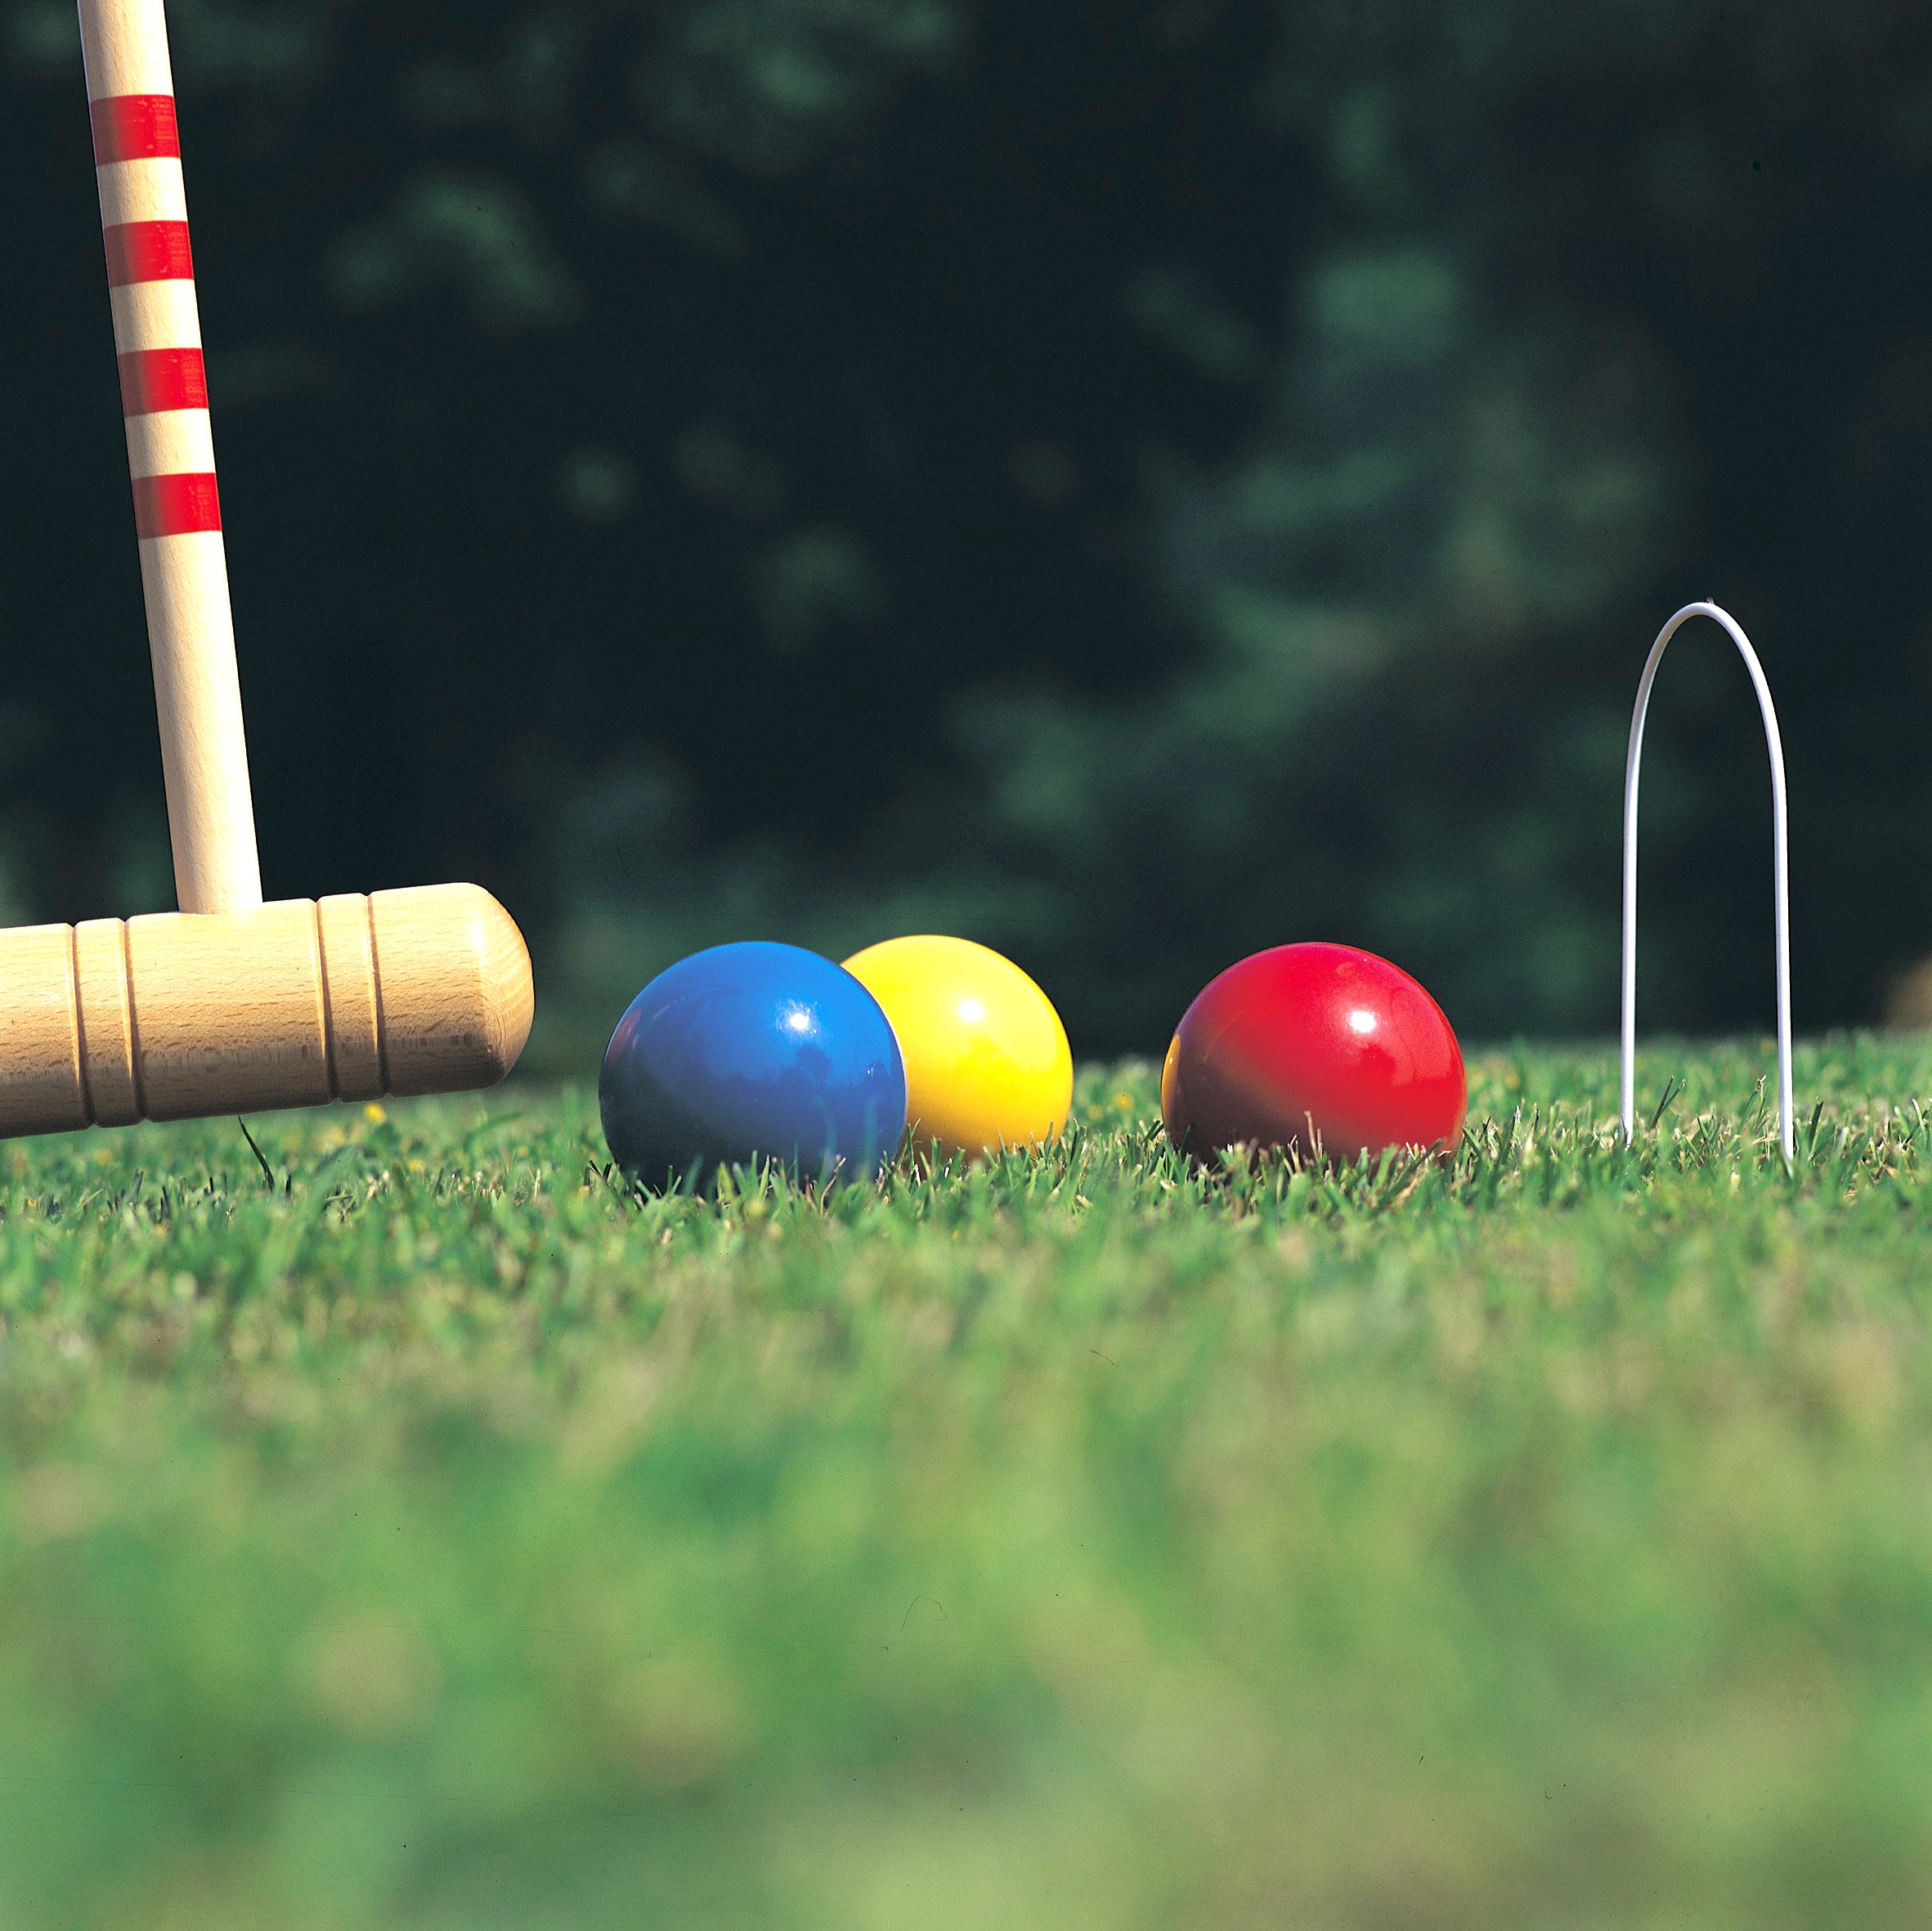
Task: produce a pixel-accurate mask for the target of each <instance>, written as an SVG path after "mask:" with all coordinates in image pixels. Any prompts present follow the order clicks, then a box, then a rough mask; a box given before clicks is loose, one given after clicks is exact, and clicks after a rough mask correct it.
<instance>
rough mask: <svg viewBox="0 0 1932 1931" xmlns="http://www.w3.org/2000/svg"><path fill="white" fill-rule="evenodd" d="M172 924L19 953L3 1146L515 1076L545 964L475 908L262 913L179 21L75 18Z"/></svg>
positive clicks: (363, 904)
mask: <svg viewBox="0 0 1932 1931" xmlns="http://www.w3.org/2000/svg"><path fill="white" fill-rule="evenodd" d="M79 6H80V24H81V36H82V40H83V44H84V46H85V48H86V52H87V96H88V100H89V103H90V106H91V109H92V119H93V126H94V141H95V159H96V177H97V179H98V180H99V182H100V187H101V224H102V226H103V228H104V230H105V240H106V248H107V257H108V280H109V284H110V288H111V289H112V291H113V293H112V300H113V303H114V335H115V339H116V343H117V346H118V347H119V352H120V370H121V395H122V407H123V414H124V416H125V418H126V420H127V427H128V464H129V468H130V469H131V472H132V476H133V478H134V500H135V521H136V529H137V534H138V536H139V539H140V543H141V579H142V583H143V585H144V588H145V589H146V600H147V616H148V638H149V643H150V646H151V647H152V650H153V654H154V664H155V709H156V710H157V711H158V712H159V717H160V724H161V758H162V764H163V768H164V772H165V773H166V777H167V781H168V826H169V828H170V831H171V832H172V834H173V839H174V873H175V882H176V888H177V892H178V894H179V895H180V899H181V910H180V911H179V912H164V913H159V914H157V915H155V916H150V917H146V918H137V919H130V920H128V921H127V922H126V923H125V924H123V922H122V921H119V919H95V920H91V921H87V923H85V924H83V925H78V926H68V925H35V926H27V927H20V928H16V929H15V930H11V931H0V1134H16V1133H47V1132H58V1131H65V1130H67V1129H69V1128H73V1127H86V1126H123V1125H127V1124H130V1123H132V1122H133V1121H135V1120H137V1119H150V1120H169V1119H187V1118H194V1117H196V1116H199V1115H204V1114H210V1113H235V1112H240V1111H244V1110H252V1109H258V1108H269V1107H280V1106H306V1105H312V1104H319V1103H321V1102H322V1101H325V1100H338V1099H340V1100H348V1099H374V1098H375V1097H376V1096H377V1095H379V1094H383V1093H437V1092H455V1091H464V1090H466V1089H469V1088H473V1087H477V1086H488V1085H490V1084H491V1083H492V1082H495V1081H496V1080H499V1079H500V1078H502V1077H503V1076H504V1073H507V1072H508V1071H509V1069H510V1067H511V1065H512V1064H513V1063H514V1062H515V1060H516V1058H517V1055H518V1053H520V1052H521V1051H522V1049H523V1042H524V1041H525V1039H526V1038H527V1037H528V1036H529V1033H530V1021H531V1011H532V1004H533V1001H532V995H531V980H530V954H529V952H528V951H527V949H526V948H525V947H524V944H523V939H522V934H521V933H519V932H518V930H517V928H516V925H515V923H514V922H513V921H512V919H511V918H510V916H509V913H507V912H505V911H504V909H503V907H501V906H500V905H499V904H498V903H496V901H495V899H494V898H491V896H490V894H488V893H487V892H486V891H483V890H482V889H480V888H478V887H477V886H475V885H428V886H425V887H423V888H422V889H418V890H412V891H404V892H378V893H376V894H374V897H372V898H356V897H344V898H324V899H321V900H320V901H315V900H310V899H290V900H285V901H283V902H281V903H277V904H274V905H264V904H263V903H262V883H261V874H260V871H259V869H258V864H257V861H256V855H255V818H254V810H253V804H252V803H251V801H250V799H249V765H248V751H247V746H246V744H245V742H244V738H243V735H242V719H241V690H240V681H239V679H238V678H237V676H236V674H235V632H234V625H233V621H232V619H231V616H230V613H229V607H228V571H227V564H226V556H225V553H224V551H223V549H222V513H221V498H220V495H219V494H218V492H217V489H216V486H215V473H214V442H213V437H212V435H211V433H210V431H209V427H208V390H207V387H206V383H205V380H204V374H203V368H202V361H201V324H200V320H199V314H198V312H197V311H196V308H195V284H194V280H193V270H192V266H191V258H190V255H189V252H188V229H187V206H186V200H185V199H184V197H183V195H182V172H181V159H180V148H179V144H178V141H177V132H176V127H175V113H174V85H173V76H172V74H170V72H169V69H168V34H167V27H166V24H165V22H164V19H163V16H162V8H161V0H79Z"/></svg>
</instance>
